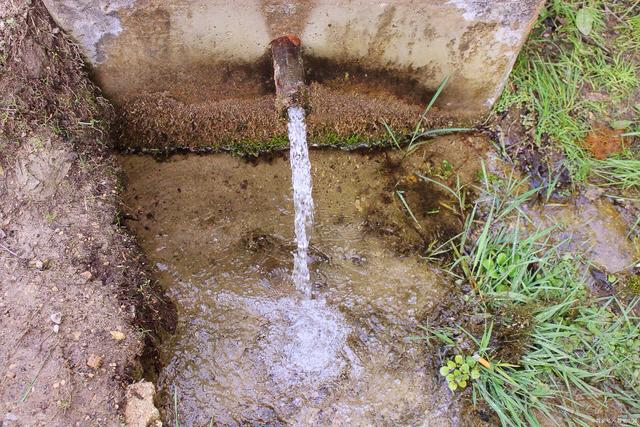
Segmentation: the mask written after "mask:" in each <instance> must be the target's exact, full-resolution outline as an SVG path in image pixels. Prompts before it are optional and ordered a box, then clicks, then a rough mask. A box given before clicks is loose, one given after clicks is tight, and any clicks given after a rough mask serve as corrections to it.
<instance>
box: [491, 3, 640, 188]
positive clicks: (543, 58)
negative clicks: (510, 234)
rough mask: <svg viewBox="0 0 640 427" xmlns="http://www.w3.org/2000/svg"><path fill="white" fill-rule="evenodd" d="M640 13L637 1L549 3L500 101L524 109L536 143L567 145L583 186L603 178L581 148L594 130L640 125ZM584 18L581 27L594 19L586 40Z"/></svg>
mask: <svg viewBox="0 0 640 427" xmlns="http://www.w3.org/2000/svg"><path fill="white" fill-rule="evenodd" d="M638 10H640V2H639V1H637V0H621V1H613V0H592V1H584V0H551V1H549V2H548V3H547V6H546V8H545V9H544V10H543V13H542V15H541V17H540V19H539V21H538V24H537V26H536V27H535V28H534V30H533V32H532V35H531V37H530V39H529V41H528V42H527V44H526V46H525V48H524V49H523V51H522V53H521V54H520V56H519V58H518V60H517V62H516V65H515V67H514V70H513V73H512V76H511V79H510V82H509V84H508V85H507V88H506V90H505V91H504V93H503V95H502V96H501V98H500V99H499V100H498V102H497V103H496V106H495V109H496V110H497V111H499V112H500V111H505V110H507V109H508V108H510V107H511V106H514V105H518V106H520V107H522V110H523V111H525V112H527V113H526V114H525V116H524V117H523V118H522V122H523V125H524V126H525V127H526V128H530V129H532V135H533V140H534V142H535V143H536V144H538V145H542V144H544V143H547V142H548V141H549V142H550V143H551V144H554V145H556V146H558V147H560V148H562V150H563V151H564V152H565V154H566V157H567V165H566V166H567V167H568V169H569V170H570V172H571V174H572V177H573V179H574V180H575V181H577V182H580V181H584V180H585V179H587V178H589V177H596V178H597V177H598V176H599V175H597V174H596V175H592V174H590V172H591V168H592V167H593V166H594V164H593V162H592V159H591V158H590V155H589V153H588V151H587V150H585V149H584V148H583V147H582V145H581V143H582V141H583V140H584V138H585V136H586V135H587V134H588V133H589V131H590V129H591V128H592V126H594V125H598V124H603V123H604V124H608V123H612V122H615V121H619V120H623V119H624V120H629V121H631V125H632V129H634V130H637V129H638V126H640V121H639V119H638V115H639V113H640V106H639V105H637V104H638V102H640V101H639V100H640V67H639V61H640V14H639V13H638V12H637V11H638ZM580 15H582V22H584V17H585V16H587V17H588V18H589V19H588V21H589V22H590V30H589V31H587V34H586V35H585V33H584V32H582V31H581V28H582V30H583V31H584V30H585V28H584V24H581V19H580V18H579V16H580ZM550 22H551V23H553V25H552V27H553V26H555V28H554V30H553V31H551V32H549V31H548V28H549V23H550ZM581 25H582V27H581ZM631 139H632V138H631V137H630V138H628V140H629V141H631ZM637 158H639V157H638V156H637V154H636V155H634V158H633V159H628V158H627V159H624V160H619V159H618V160H617V163H620V162H621V161H625V162H629V166H628V167H627V168H630V167H631V161H633V160H634V159H637ZM606 161H607V160H605V162H606ZM618 166H619V165H618ZM608 184H610V185H611V184H613V185H617V184H616V183H615V182H613V181H611V180H610V181H608ZM619 184H620V185H626V183H622V182H621V183H619Z"/></svg>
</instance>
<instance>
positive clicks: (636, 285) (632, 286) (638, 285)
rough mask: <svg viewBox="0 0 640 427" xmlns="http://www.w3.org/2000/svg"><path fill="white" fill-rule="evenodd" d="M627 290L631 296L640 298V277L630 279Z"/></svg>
mask: <svg viewBox="0 0 640 427" xmlns="http://www.w3.org/2000/svg"><path fill="white" fill-rule="evenodd" d="M626 288H627V290H628V291H629V293H630V294H632V295H636V296H640V276H631V277H629V279H628V280H627V283H626Z"/></svg>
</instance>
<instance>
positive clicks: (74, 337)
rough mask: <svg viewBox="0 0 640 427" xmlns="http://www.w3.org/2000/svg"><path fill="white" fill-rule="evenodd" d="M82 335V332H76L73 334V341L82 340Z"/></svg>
mask: <svg viewBox="0 0 640 427" xmlns="http://www.w3.org/2000/svg"><path fill="white" fill-rule="evenodd" d="M80 335H82V333H81V332H80V331H75V332H74V333H73V339H74V340H76V341H78V340H79V339H80Z"/></svg>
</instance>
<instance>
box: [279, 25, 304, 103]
mask: <svg viewBox="0 0 640 427" xmlns="http://www.w3.org/2000/svg"><path fill="white" fill-rule="evenodd" d="M270 45H271V55H272V56H273V78H274V80H275V84H276V109H277V110H278V111H279V112H280V113H284V112H286V110H287V108H289V107H291V106H294V105H297V106H301V107H305V104H306V98H307V96H306V95H307V91H306V87H305V85H304V67H303V65H302V55H301V53H300V39H299V38H298V37H296V36H295V35H293V34H287V35H286V36H282V37H279V38H277V39H275V40H273V41H272V42H271V43H270Z"/></svg>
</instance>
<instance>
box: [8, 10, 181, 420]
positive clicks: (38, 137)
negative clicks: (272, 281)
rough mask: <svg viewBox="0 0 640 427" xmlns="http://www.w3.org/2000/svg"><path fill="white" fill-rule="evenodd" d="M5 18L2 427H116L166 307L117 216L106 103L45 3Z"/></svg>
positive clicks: (114, 165)
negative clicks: (12, 426) (50, 16)
mask: <svg viewBox="0 0 640 427" xmlns="http://www.w3.org/2000/svg"><path fill="white" fill-rule="evenodd" d="M0 18H1V19H0V32H1V33H2V34H1V37H0V40H2V41H3V43H2V44H0V58H2V61H0V105H1V106H2V110H1V112H2V113H1V116H0V119H1V120H2V127H1V128H0V342H1V343H2V344H1V345H0V363H1V366H2V370H1V371H2V377H1V378H0V417H1V418H0V424H1V425H18V426H35V425H43V426H44V425H47V426H51V425H55V426H71V425H83V426H88V425H96V426H97V425H100V426H104V425H116V424H119V423H120V422H121V421H122V420H123V418H122V416H121V414H122V413H123V408H124V405H123V399H124V396H125V393H124V390H125V387H126V385H127V384H128V383H129V382H131V380H132V379H135V378H138V377H139V376H140V375H141V370H142V369H141V364H140V363H139V358H140V356H141V355H143V349H145V348H147V349H150V348H153V346H150V345H146V346H145V341H146V344H150V343H151V341H152V340H153V339H154V337H155V336H156V334H155V331H156V330H158V328H159V327H160V324H161V323H162V318H163V316H161V315H160V314H161V313H162V314H164V313H170V312H171V310H170V309H169V308H170V307H167V306H166V304H165V303H164V302H163V300H162V298H161V295H160V294H159V293H157V290H155V287H154V286H153V285H152V284H151V283H150V282H149V281H148V280H147V278H146V274H145V272H144V270H143V267H141V266H143V265H144V260H143V259H141V258H140V256H139V250H138V249H137V247H136V245H135V243H134V241H133V239H132V238H131V237H129V236H128V234H126V233H125V232H123V229H122V228H120V227H119V226H118V223H117V217H118V211H117V209H116V206H117V204H118V200H117V191H116V189H117V179H116V178H117V176H116V175H117V173H118V168H117V166H116V164H115V163H114V162H113V158H112V157H111V155H110V154H109V147H108V145H109V144H108V140H107V139H106V137H105V135H106V134H107V133H108V131H107V129H106V124H105V123H104V122H100V120H101V119H102V120H104V119H105V118H106V119H108V118H109V117H110V111H109V108H108V106H107V104H106V103H105V102H103V100H102V99H101V98H100V96H99V92H98V91H97V90H96V89H95V87H94V86H93V85H92V84H91V83H90V82H89V81H88V79H87V77H86V73H85V71H84V70H83V68H82V67H83V66H82V61H81V57H80V54H79V52H78V50H77V49H76V47H75V46H74V45H72V44H71V43H70V42H69V41H68V39H67V38H66V36H64V35H63V34H62V33H61V32H60V31H59V30H58V29H57V28H56V27H55V25H54V24H53V23H52V22H51V20H50V19H49V16H48V14H47V13H46V10H45V9H44V7H43V6H42V5H41V4H40V2H30V1H16V0H13V1H11V0H7V1H4V0H3V1H0ZM166 317H169V316H166ZM143 331H145V332H144V333H143ZM148 355H149V354H148Z"/></svg>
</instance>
